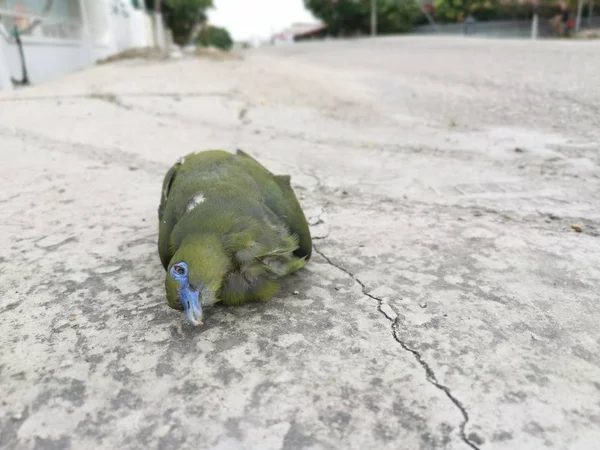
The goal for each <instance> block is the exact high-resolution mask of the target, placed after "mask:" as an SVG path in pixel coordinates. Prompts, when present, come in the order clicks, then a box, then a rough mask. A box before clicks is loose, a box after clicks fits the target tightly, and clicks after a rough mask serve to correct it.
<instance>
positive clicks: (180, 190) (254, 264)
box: [158, 150, 312, 309]
mask: <svg viewBox="0 0 600 450" xmlns="http://www.w3.org/2000/svg"><path fill="white" fill-rule="evenodd" d="M158 218H159V239H158V252H159V256H160V260H161V262H162V264H163V267H164V268H165V269H166V270H167V274H166V277H167V281H166V286H167V300H168V303H169V305H170V306H171V307H173V308H176V309H181V305H180V304H179V303H178V298H177V295H178V291H177V289H176V288H175V287H174V286H175V284H174V283H173V281H172V279H171V278H170V274H169V269H170V267H171V266H172V265H173V264H175V263H176V262H181V261H185V262H186V263H187V264H188V268H189V269H188V270H189V283H190V285H191V286H193V287H194V288H197V289H201V297H202V301H203V303H205V304H211V303H214V302H215V301H222V302H223V303H225V304H228V305H241V304H243V303H245V302H248V301H261V300H267V299H269V298H271V297H272V296H273V295H275V294H276V293H277V292H278V290H279V282H278V280H279V279H280V278H282V277H285V276H287V275H289V274H291V273H293V272H295V271H298V270H300V269H302V268H303V267H304V266H305V265H306V263H307V262H308V260H309V259H310V256H311V253H312V240H311V236H310V230H309V227H308V223H307V221H306V218H305V216H304V213H303V211H302V208H301V206H300V203H299V202H298V199H297V198H296V195H295V194H294V191H293V189H292V187H291V183H290V176H289V175H274V174H272V173H271V172H270V171H268V170H267V169H266V168H265V167H263V166H262V165H261V164H260V163H258V162H257V161H256V160H255V159H254V158H252V157H251V156H249V155H248V154H246V153H244V152H243V151H241V150H238V151H237V154H235V155H234V154H231V153H228V152H225V151H221V150H208V151H204V152H199V153H192V154H189V155H187V156H185V158H182V159H181V160H180V161H178V162H177V163H176V164H174V165H173V166H172V167H171V168H170V169H169V170H168V171H167V173H166V175H165V177H164V179H163V185H162V191H161V198H160V205H159V208H158Z"/></svg>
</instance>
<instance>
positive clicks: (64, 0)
mask: <svg viewBox="0 0 600 450" xmlns="http://www.w3.org/2000/svg"><path fill="white" fill-rule="evenodd" d="M15 30H18V34H19V37H20V40H21V42H22V50H23V56H24V57H23V58H22V57H21V55H20V51H19V48H18V45H17V39H16V32H15ZM158 35H159V39H164V30H163V29H162V27H160V29H159V30H158ZM154 42H155V30H154V26H153V18H152V15H151V14H150V13H149V12H148V11H146V8H145V2H144V1H139V0H0V90H2V89H10V88H11V87H12V84H11V83H10V82H7V79H8V80H10V79H11V78H12V79H14V80H17V81H21V80H22V77H23V69H22V66H23V64H24V65H25V68H26V71H27V75H28V78H29V80H30V82H31V83H39V82H43V81H47V80H51V79H53V78H56V77H58V76H61V75H63V74H66V73H69V72H72V71H74V70H78V69H81V68H84V67H87V66H89V65H91V64H94V63H95V61H98V60H99V59H103V58H106V57H107V56H111V55H114V54H116V53H119V52H121V51H123V50H127V49H131V48H138V47H148V46H153V45H154Z"/></svg>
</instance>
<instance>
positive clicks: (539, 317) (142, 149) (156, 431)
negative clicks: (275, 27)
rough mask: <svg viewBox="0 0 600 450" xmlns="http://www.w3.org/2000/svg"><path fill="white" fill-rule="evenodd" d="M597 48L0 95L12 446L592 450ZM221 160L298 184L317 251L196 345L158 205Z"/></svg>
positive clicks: (598, 341) (145, 77)
mask: <svg viewBox="0 0 600 450" xmlns="http://www.w3.org/2000/svg"><path fill="white" fill-rule="evenodd" d="M599 54H600V43H597V42H577V43H573V42H563V41H557V42H530V41H495V40H489V39H486V40H481V41H480V40H477V39H461V38H444V39H439V38H387V39H377V40H362V41H349V42H332V43H322V44H303V45H297V46H293V47H286V48H273V49H264V50H260V51H253V52H251V53H248V54H247V55H246V57H245V59H244V60H243V61H226V62H210V61H204V60H181V61H170V62H160V63H158V62H152V63H150V62H144V61H124V62H121V63H118V64H112V65H107V66H102V67H97V68H94V69H92V70H88V71H84V72H80V73H77V74H74V75H72V76H70V77H67V78H64V79H61V80H58V81H55V82H51V83H48V84H44V85H39V86H36V87H32V88H29V89H23V90H18V91H15V92H12V93H8V94H4V95H2V96H0V158H1V163H0V175H1V177H0V186H1V190H0V192H1V198H0V216H1V217H0V223H1V224H2V225H1V226H2V233H1V234H0V244H1V246H2V249H3V251H2V255H1V260H0V264H1V266H0V268H1V269H0V294H1V298H0V348H1V350H0V386H1V388H0V448H2V449H11V450H12V449H15V450H21V449H213V450H225V449H260V450H268V449H274V450H275V449H361V450H362V449H395V450H398V449H407V450H414V449H499V450H504V449H507V450H508V449H510V450H515V449H573V450H579V449H581V450H589V449H593V448H598V445H599V444H598V443H599V442H600V330H599V327H598V323H600V301H599V300H600V298H599V296H600V294H599V292H598V290H599V286H600V240H599V236H600V212H599V210H598V199H599V197H598V192H599V191H598V189H599V187H600V167H599V164H600V154H599V151H600V144H599V142H600V128H599V127H598V117H600V83H598V77H597V74H598V73H600V59H599V58H598V55H599ZM208 148H223V149H227V150H229V151H235V149H236V148H242V149H244V150H245V151H247V152H249V153H250V154H252V155H254V156H255V157H257V158H258V159H259V160H260V161H261V162H263V163H264V164H265V165H266V166H268V167H269V168H270V169H272V170H273V171H275V172H278V173H288V174H291V175H292V184H293V186H294V188H295V189H296V191H297V193H298V195H299V197H300V199H301V202H302V204H303V206H304V208H305V210H306V213H307V216H308V217H309V218H310V222H311V226H312V232H313V237H314V239H315V245H316V253H315V255H314V258H313V259H312V261H311V262H310V264H309V265H308V267H307V268H306V270H304V271H302V272H300V273H298V274H296V275H295V276H292V277H291V278H290V279H289V280H288V281H287V282H286V283H285V284H284V288H283V290H282V292H281V293H280V294H279V295H278V296H277V297H276V298H274V299H273V300H271V301H269V302H267V303H265V304H260V305H250V306H244V307H240V308H225V307H214V308H213V309H211V310H210V312H208V314H207V317H206V321H205V323H206V325H205V327H204V328H201V329H190V328H189V327H188V326H187V324H186V323H185V320H184V317H183V316H182V315H181V314H180V313H178V312H176V311H173V310H170V309H169V308H168V307H167V305H166V302H165V297H164V291H163V281H164V273H163V270H162V267H161V266H160V263H159V259H158V254H157V251H156V240H157V217H156V211H157V206H158V201H159V195H160V185H161V181H162V176H163V174H164V173H165V171H166V170H167V169H168V167H169V166H170V165H171V164H172V163H173V162H175V161H176V160H177V159H178V158H179V157H180V156H182V155H184V154H186V153H188V152H191V151H197V150H202V149H208ZM573 225H576V226H575V229H577V230H580V232H578V231H576V230H575V229H574V228H573Z"/></svg>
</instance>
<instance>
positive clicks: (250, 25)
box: [0, 0, 600, 90]
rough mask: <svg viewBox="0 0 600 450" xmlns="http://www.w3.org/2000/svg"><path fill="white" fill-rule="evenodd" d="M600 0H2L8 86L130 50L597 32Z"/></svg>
mask: <svg viewBox="0 0 600 450" xmlns="http://www.w3.org/2000/svg"><path fill="white" fill-rule="evenodd" d="M599 12H600V0H570V1H554V0H552V1H545V0H533V1H531V0H304V1H303V0H261V1H254V2H248V1H245V0H215V1H212V0H145V1H143V0H0V89H4V90H6V89H11V88H13V87H14V86H18V85H24V84H25V85H26V84H29V83H39V82H44V81H48V80H51V79H53V78H56V77H58V76H60V75H64V74H66V73H69V72H72V71H74V70H78V69H81V68H84V67H87V66H90V65H93V64H95V63H96V62H98V61H101V60H103V59H105V58H108V57H114V56H115V55H119V54H120V53H122V52H130V53H131V51H132V50H136V51H137V52H138V53H139V52H143V51H146V52H148V51H149V50H150V49H153V50H152V51H160V52H167V53H169V54H172V55H174V56H177V55H179V54H180V53H181V51H182V50H187V51H190V50H193V49H195V48H197V47H198V46H201V47H208V48H213V49H215V48H216V49H220V50H224V51H229V50H231V49H232V48H234V49H235V48H248V47H259V46H264V45H281V44H293V43H295V42H299V41H305V40H314V39H339V38H352V37H360V36H365V35H389V34H420V35H423V34H438V35H439V34H446V35H461V34H462V35H465V34H466V35H475V36H479V37H485V36H489V37H501V38H502V37H503V38H523V39H544V38H556V37H566V38H569V37H584V38H585V37H594V36H597V35H598V32H597V29H598V27H600V16H599V15H598V14H599Z"/></svg>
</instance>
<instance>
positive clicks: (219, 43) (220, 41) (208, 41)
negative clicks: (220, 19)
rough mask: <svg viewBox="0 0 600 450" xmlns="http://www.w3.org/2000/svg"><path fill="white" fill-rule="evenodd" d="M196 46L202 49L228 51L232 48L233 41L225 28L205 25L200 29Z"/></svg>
mask: <svg viewBox="0 0 600 450" xmlns="http://www.w3.org/2000/svg"><path fill="white" fill-rule="evenodd" d="M196 44H198V45H202V46H204V47H216V48H220V49H221V50H230V49H231V47H232V46H233V39H232V38H231V35H230V34H229V32H228V31H227V30H226V29H225V28H221V27H214V26H212V25H207V26H204V27H203V28H202V31H200V34H199V35H198V38H197V39H196Z"/></svg>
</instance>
